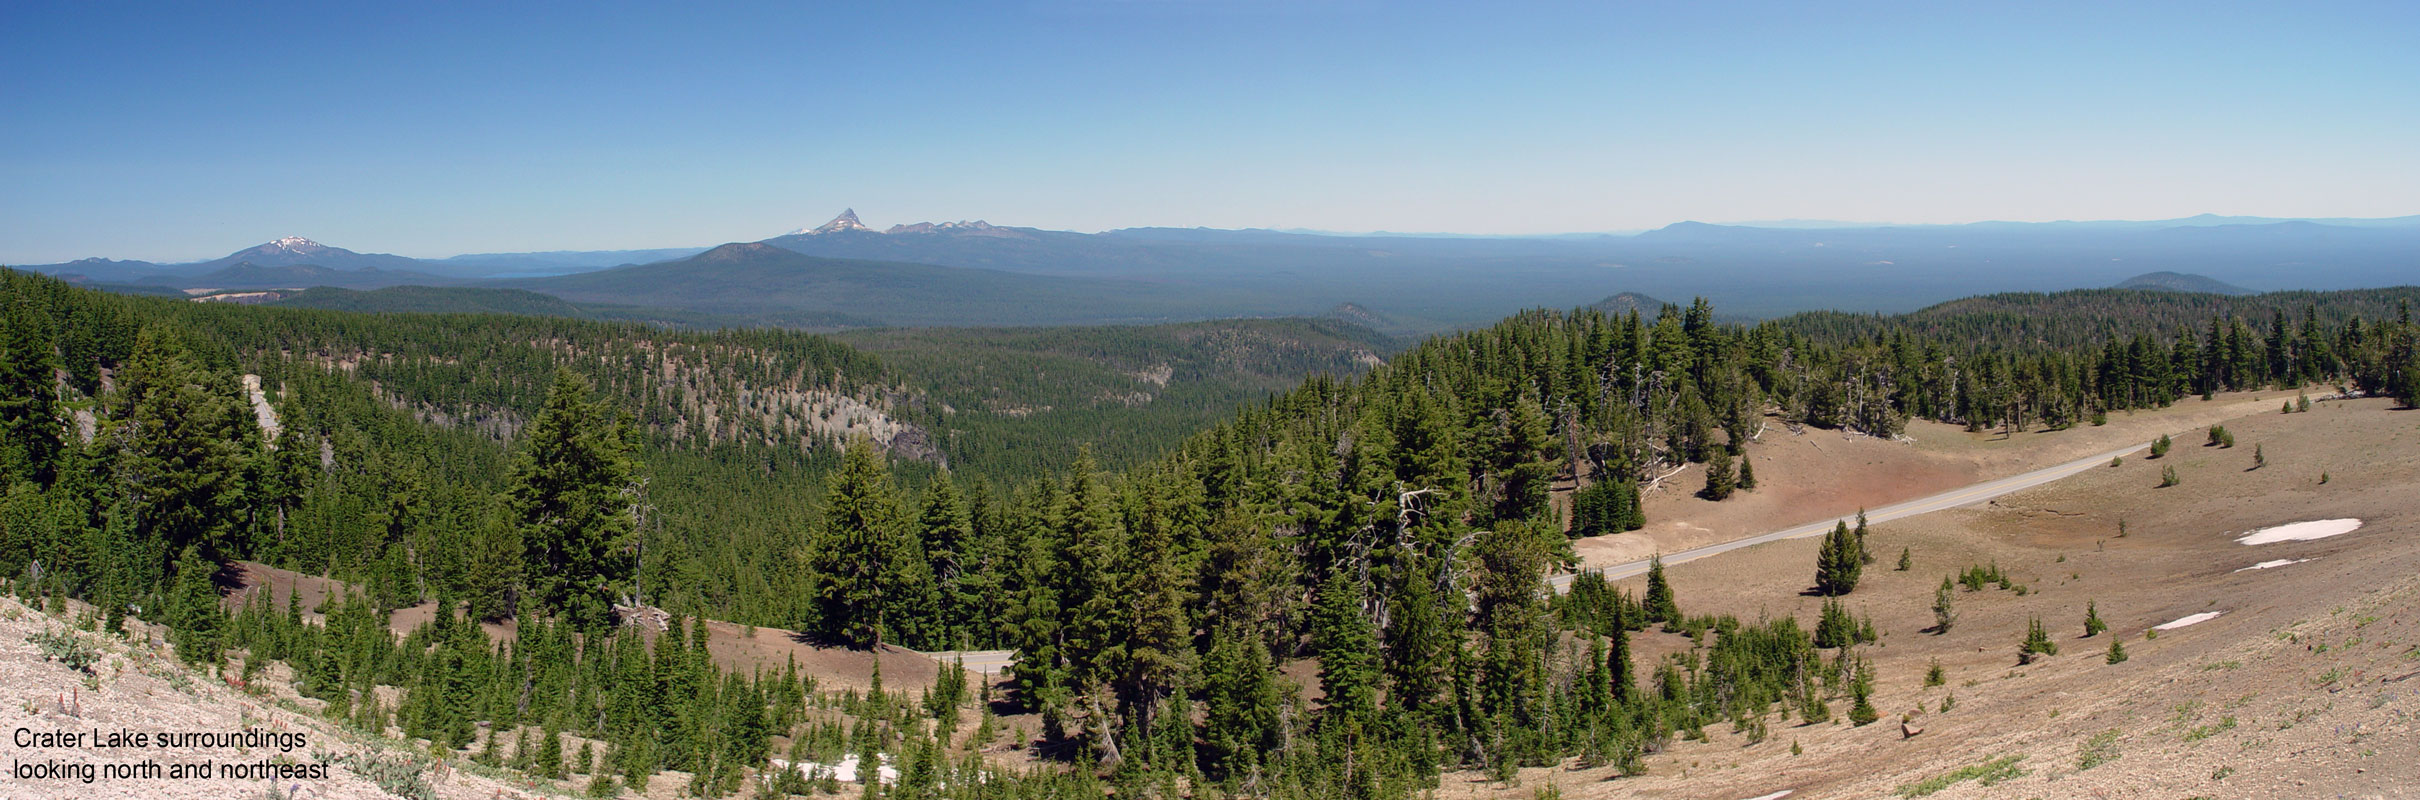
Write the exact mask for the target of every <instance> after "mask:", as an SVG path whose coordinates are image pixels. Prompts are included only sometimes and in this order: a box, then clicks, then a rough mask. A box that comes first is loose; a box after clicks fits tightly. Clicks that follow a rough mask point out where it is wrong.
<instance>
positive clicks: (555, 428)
mask: <svg viewBox="0 0 2420 800" xmlns="http://www.w3.org/2000/svg"><path fill="white" fill-rule="evenodd" d="M632 446H633V443H632V439H631V433H630V431H629V430H628V428H627V427H625V426H624V425H623V424H622V422H621V415H620V414H618V413H616V412H614V411H612V410H611V409H610V408H609V407H608V406H607V405H606V404H605V403H603V402H602V401H592V400H590V399H589V385H588V382H587V381H586V380H584V379H582V378H580V377H579V376H577V375H574V374H572V373H571V372H570V371H569V370H563V371H558V372H557V373H556V374H555V380H554V385H553V387H552V388H550V389H549V390H548V391H547V395H546V407H545V408H544V409H543V410H541V411H540V412H539V413H538V416H537V418H536V419H535V420H532V421H531V422H530V425H529V435H528V436H527V437H526V438H525V439H524V441H523V442H522V445H521V452H520V454H519V455H518V456H517V457H516V458H515V460H514V462H513V469H512V477H511V479H510V482H509V483H510V489H509V494H508V498H509V504H510V506H511V507H512V512H513V518H514V522H515V523H516V524H517V525H518V527H519V528H520V532H521V545H522V549H523V555H522V560H523V562H524V564H525V565H526V567H527V572H526V573H524V579H525V580H526V582H527V583H528V585H529V594H528V597H530V598H531V599H533V600H536V601H537V603H538V604H539V607H540V608H542V609H546V610H552V611H558V612H561V613H563V614H565V615H566V616H567V617H568V618H569V619H570V620H571V621H572V623H573V624H574V625H575V626H577V627H579V628H580V629H582V630H590V631H593V630H598V629H601V628H602V627H604V625H605V624H606V622H607V616H608V613H609V611H610V606H611V603H612V601H613V595H614V590H615V589H616V588H618V587H626V586H627V585H628V582H629V579H630V575H631V572H632V569H633V565H634V564H636V562H637V557H638V553H637V546H638V534H637V517H638V513H639V512H638V509H639V508H640V504H641V503H642V502H643V498H642V495H643V490H644V486H643V483H642V482H641V481H640V480H639V479H638V478H637V474H636V469H637V468H636V466H635V465H634V464H633V463H632V462H631V459H630V450H631V448H632Z"/></svg>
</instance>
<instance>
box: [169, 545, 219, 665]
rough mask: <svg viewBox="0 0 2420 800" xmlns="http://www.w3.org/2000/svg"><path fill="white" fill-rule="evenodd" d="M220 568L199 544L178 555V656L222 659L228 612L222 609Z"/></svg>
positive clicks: (174, 610)
mask: <svg viewBox="0 0 2420 800" xmlns="http://www.w3.org/2000/svg"><path fill="white" fill-rule="evenodd" d="M217 572H218V564H216V563H214V562H212V561H210V560H209V559H206V558H203V557H202V556H201V549H200V548H199V547H197V546H193V545H187V546H186V547H185V555H184V557H182V558H179V559H177V566H176V595H175V600H174V605H173V606H171V607H170V608H171V611H170V613H171V614H172V616H171V618H170V619H169V624H170V633H171V637H172V639H173V641H174V642H175V644H176V651H177V656H178V657H181V658H183V659H184V660H185V661H186V662H188V663H192V664H206V665H212V666H215V665H217V664H218V661H219V654H220V651H221V648H222V646H223V641H222V635H223V634H222V628H223V627H224V624H225V623H224V621H225V619H226V615H225V614H224V613H222V612H221V611H220V610H219V603H218V601H219V594H218V584H217V583H216V581H215V580H214V579H213V578H214V576H215V575H216V574H217Z"/></svg>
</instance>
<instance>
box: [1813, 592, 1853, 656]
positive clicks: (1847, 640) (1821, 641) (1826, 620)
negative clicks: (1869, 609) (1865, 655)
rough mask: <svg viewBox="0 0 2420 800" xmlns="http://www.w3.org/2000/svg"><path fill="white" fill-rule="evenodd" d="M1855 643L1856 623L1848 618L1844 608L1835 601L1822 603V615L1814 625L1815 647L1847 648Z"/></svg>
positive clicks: (1846, 610) (1846, 609)
mask: <svg viewBox="0 0 2420 800" xmlns="http://www.w3.org/2000/svg"><path fill="white" fill-rule="evenodd" d="M1856 642H1857V623H1856V622H1855V621H1854V620H1852V619H1850V618H1849V611H1848V608H1847V607H1846V606H1843V605H1841V603H1840V601H1839V600H1837V599H1827V600H1825V601H1823V614H1822V616H1821V617H1820V618H1818V620H1817V621H1816V623H1815V646H1816V647H1847V646H1849V645H1852V644H1855V643H1856Z"/></svg>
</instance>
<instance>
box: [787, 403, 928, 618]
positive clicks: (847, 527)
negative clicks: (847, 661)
mask: <svg viewBox="0 0 2420 800" xmlns="http://www.w3.org/2000/svg"><path fill="white" fill-rule="evenodd" d="M841 458H842V460H841V467H840V473H839V475H838V476H836V477H835V478H833V481H832V489H831V493H830V495H829V496H827V497H826V498H825V500H824V519H823V531H822V533H821V535H820V536H819V537H818V539H819V545H820V546H818V547H817V548H816V550H815V552H814V554H813V555H812V556H811V559H812V560H811V562H810V564H809V571H810V572H811V573H812V574H813V575H814V585H815V603H814V608H815V612H816V613H815V619H814V625H813V626H812V628H811V630H815V631H818V632H820V633H822V634H823V635H824V636H827V637H830V638H831V639H832V640H833V641H837V642H841V643H845V644H847V645H849V646H851V647H861V648H862V647H875V646H878V645H881V644H882V643H883V642H884V641H886V639H888V638H890V634H891V633H893V631H894V629H895V628H896V627H897V626H898V624H899V623H900V622H905V620H898V621H894V620H893V619H892V615H893V614H894V613H897V612H898V611H900V610H902V608H901V607H902V606H905V605H907V603H906V602H904V598H903V597H902V596H901V594H900V593H899V588H900V587H898V586H896V585H895V584H896V583H897V580H896V579H895V578H894V577H893V574H894V571H895V563H896V562H897V561H898V560H901V559H903V558H905V557H906V556H907V555H908V548H906V547H904V546H903V539H904V537H905V534H904V532H903V531H902V530H901V529H900V528H901V521H900V518H899V505H898V500H897V498H896V496H895V495H894V494H893V493H892V488H891V476H890V472H889V471H888V470H886V469H884V468H883V465H882V457H881V456H880V455H879V454H877V453H876V452H875V451H874V445H873V443H872V442H871V441H868V440H867V439H866V438H865V437H862V436H861V437H858V438H857V439H855V440H854V441H851V442H850V443H849V446H848V450H847V451H846V452H845V453H844V454H843V455H842V457H841Z"/></svg>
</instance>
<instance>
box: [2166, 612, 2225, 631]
mask: <svg viewBox="0 0 2420 800" xmlns="http://www.w3.org/2000/svg"><path fill="white" fill-rule="evenodd" d="M2224 613H2227V612H2224V611H2204V612H2202V613H2199V614H2188V615H2185V616H2182V617H2178V618H2176V619H2175V620H2173V621H2170V622H2166V623H2162V624H2159V625H2153V626H2151V629H2152V630H2155V631H2172V630H2176V629H2178V628H2182V627H2185V626H2187V625H2199V624H2202V623H2204V622H2209V621H2211V620H2214V619H2218V615H2220V614H2224Z"/></svg>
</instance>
